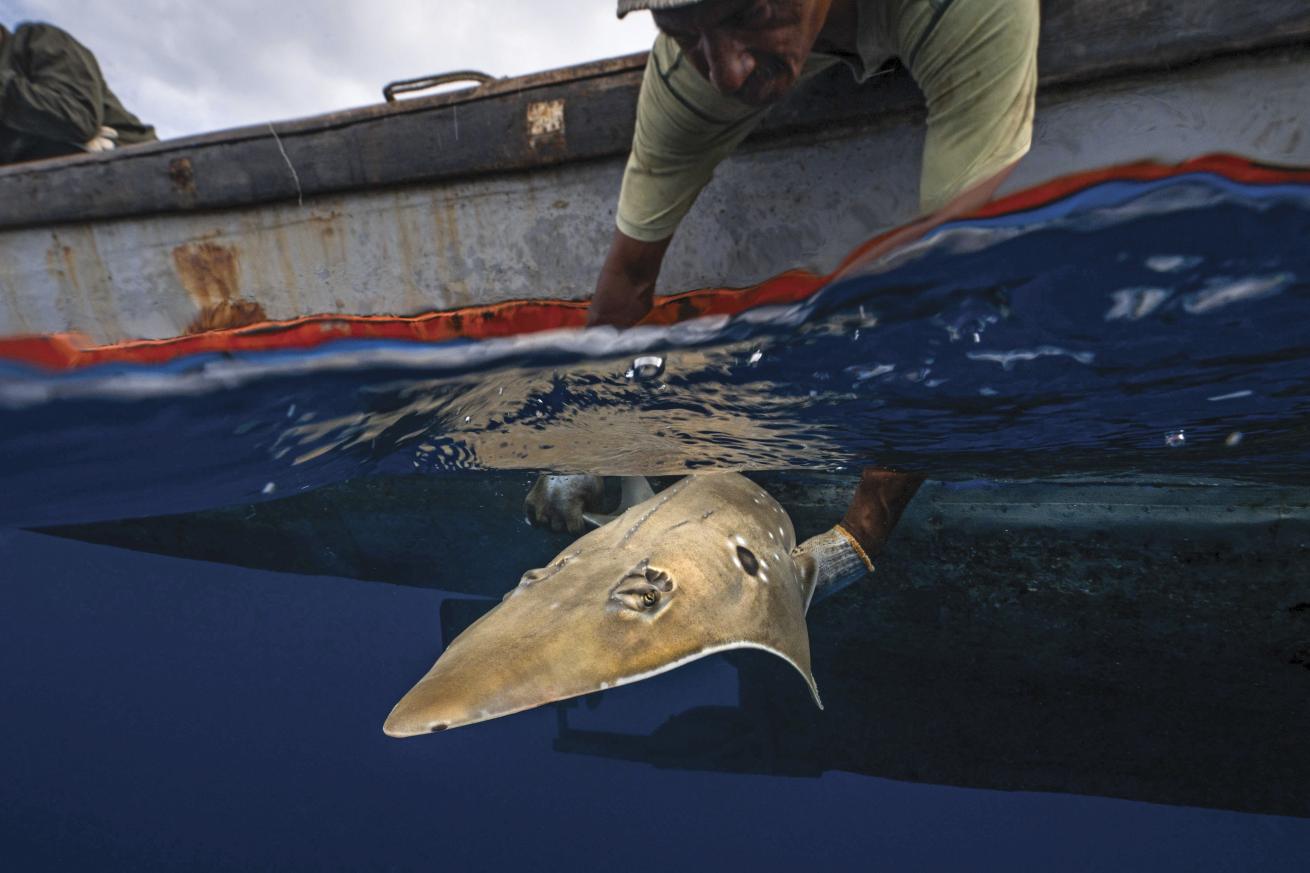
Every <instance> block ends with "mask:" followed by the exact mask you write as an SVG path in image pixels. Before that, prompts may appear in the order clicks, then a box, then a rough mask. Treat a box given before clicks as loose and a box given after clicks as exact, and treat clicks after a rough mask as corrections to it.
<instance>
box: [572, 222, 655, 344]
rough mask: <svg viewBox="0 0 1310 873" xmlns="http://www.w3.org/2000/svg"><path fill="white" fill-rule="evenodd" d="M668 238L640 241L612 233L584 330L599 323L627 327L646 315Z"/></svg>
mask: <svg viewBox="0 0 1310 873" xmlns="http://www.w3.org/2000/svg"><path fill="white" fill-rule="evenodd" d="M672 239H673V238H672V237H670V238H669V239H664V240H659V241H658V242H643V241H642V240H638V239H633V238H632V237H630V236H628V235H626V234H625V233H623V232H622V231H620V230H615V231H614V238H613V240H612V241H611V242H610V250H609V254H608V255H606V257H605V263H604V265H603V266H602V267H601V269H600V278H599V279H598V280H597V281H596V293H595V294H594V295H593V296H592V298H591V308H590V309H589V310H588V311H587V326H588V327H592V326H595V325H601V324H608V325H613V326H614V327H631V326H632V325H634V324H636V323H637V322H639V321H641V320H642V319H643V318H644V317H645V316H646V313H648V312H650V309H651V306H652V305H653V303H654V299H655V282H656V280H657V279H659V276H660V266H661V265H662V264H663V263H664V253H665V252H666V251H668V249H669V243H670V242H671V241H672Z"/></svg>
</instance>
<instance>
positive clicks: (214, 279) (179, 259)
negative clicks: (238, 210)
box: [173, 242, 267, 333]
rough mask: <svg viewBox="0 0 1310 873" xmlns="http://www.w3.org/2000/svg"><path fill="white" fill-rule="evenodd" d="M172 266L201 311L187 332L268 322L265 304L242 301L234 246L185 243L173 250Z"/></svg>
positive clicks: (200, 331)
mask: <svg viewBox="0 0 1310 873" xmlns="http://www.w3.org/2000/svg"><path fill="white" fill-rule="evenodd" d="M173 267H174V269H176V270H177V276H178V278H179V279H180V280H181V281H182V287H183V288H185V289H186V293H187V296H188V297H190V298H191V300H192V301H193V302H194V303H195V304H196V307H197V308H198V309H199V310H200V311H199V313H197V315H196V317H195V318H194V319H192V320H191V323H190V324H189V325H188V326H187V333H203V332H205V331H207V330H219V329H222V328H233V327H244V326H246V325H248V324H255V323H258V322H261V321H265V320H267V316H266V315H265V313H264V307H263V305H262V304H260V303H259V302H258V301H257V300H244V299H242V298H241V286H240V278H239V271H238V260H237V250H236V248H235V247H233V246H223V245H219V244H217V243H212V242H196V243H185V244H183V245H180V246H178V247H176V248H175V249H173Z"/></svg>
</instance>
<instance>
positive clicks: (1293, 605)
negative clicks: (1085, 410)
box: [48, 474, 1310, 817]
mask: <svg viewBox="0 0 1310 873" xmlns="http://www.w3.org/2000/svg"><path fill="white" fill-rule="evenodd" d="M757 478H758V479H759V480H760V481H761V483H762V484H764V485H765V487H766V488H768V489H769V491H770V492H771V493H773V494H774V495H775V496H777V497H778V498H779V499H780V501H781V502H782V503H783V505H784V506H785V507H786V508H787V509H788V511H789V513H790V514H791V515H792V517H793V519H794V520H795V521H796V527H797V532H798V535H799V536H801V537H804V536H807V535H809V534H812V533H815V532H818V531H819V530H821V529H823V528H824V527H826V526H827V525H829V524H831V522H832V520H833V519H834V518H836V517H839V516H840V514H841V513H842V512H843V511H844V509H845V505H846V501H847V500H848V498H849V490H850V488H851V482H850V480H849V478H847V477H841V476H815V475H802V476H796V475H794V474H768V475H764V476H760V477H757ZM526 484H527V478H526V477H524V476H521V475H517V474H514V475H507V474H497V475H487V474H483V475H479V476H478V477H476V478H474V477H467V478H464V477H461V478H455V479H445V478H443V479H442V480H441V481H440V482H435V481H433V480H431V479H428V478H420V477H415V478H402V479H373V480H363V481H358V482H355V483H348V484H346V485H342V486H335V487H332V488H327V489H323V490H320V491H317V492H315V493H314V494H312V495H305V496H301V497H296V498H291V499H288V500H283V501H276V502H272V503H264V504H258V505H254V506H249V507H238V508H232V509H225V510H216V511H210V512H205V513H197V514H190V515H182V516H171V517H167V518H156V519H141V520H136V521H125V522H111V523H103V524H94V525H80V526H75V527H64V528H56V529H51V530H49V531H48V532H50V533H54V534H57V535H60V536H69V537H75V538H77V539H82V540H87V541H91V542H98V543H105V544H111V545H117V546H122V547H126V548H134V549H144V550H148V551H156V552H163V553H168V554H173V555H180V556H184V557H193V558H200V559H205V560H218V561H224V562H228V563H237V564H243V565H246V566H254V567H264V568H272V569H280V570H287V571H292V572H297V573H326V574H332V575H344V576H354V577H356V578H364V579H376V580H383V581H388V582H399V583H403V584H410V585H424V586H430V587H436V588H441V589H444V590H446V591H450V592H456V593H458V594H460V595H465V596H472V597H473V598H475V599H472V600H469V599H448V600H446V601H445V602H444V603H443V606H442V617H443V637H444V639H445V640H446V642H449V641H450V640H451V639H452V638H453V637H454V635H455V634H456V633H458V632H459V630H461V629H462V628H463V627H465V626H467V624H469V623H470V622H471V621H472V620H474V619H475V618H476V617H477V616H478V615H480V614H481V613H482V612H484V611H485V610H486V609H487V608H489V607H490V606H491V605H493V604H494V603H495V602H497V600H498V599H499V597H500V595H502V594H503V593H504V591H505V590H507V589H508V588H510V587H512V586H513V585H514V584H515V581H516V580H517V579H518V577H519V575H520V574H521V573H522V571H523V569H524V568H525V567H529V566H535V565H536V564H537V563H539V562H540V561H542V560H544V559H545V558H547V557H549V556H550V555H551V554H554V553H555V552H556V551H558V549H559V548H560V547H561V546H562V545H564V544H565V543H566V542H567V540H568V539H569V538H568V537H567V536H563V537H561V536H558V535H551V534H548V533H544V532H541V531H534V530H530V529H526V528H524V527H522V526H521V524H520V522H519V517H520V512H521V510H520V507H521V501H522V497H523V494H524V493H525V491H526ZM433 519H441V520H442V521H441V522H440V525H441V527H440V530H434V528H433V524H434V522H433ZM452 525H454V526H455V527H452ZM510 527H512V528H513V531H514V536H515V542H516V547H515V548H512V549H511V548H506V539H505V537H506V532H507V530H508V529H509V528H510ZM325 543H327V544H330V545H326V546H325V545H324V544H325ZM1307 543H1310V491H1307V490H1306V489H1303V488H1300V489H1298V488H1274V487H1267V486H1251V485H1235V484H1227V485H1225V484H1215V483H1211V484H1199V483H1179V482H1171V483H1166V484H1156V485H1145V484H1128V483H1121V482H1066V483H1055V484H1049V483H1048V484H1022V483H1016V484H997V483H988V484H981V483H980V484H978V485H976V486H971V487H963V486H960V485H954V486H947V485H940V484H934V483H929V485H927V486H925V488H924V490H923V491H922V492H921V494H920V496H919V497H918V498H916V500H915V501H914V503H913V504H912V505H911V508H910V510H909V512H908V513H907V515H906V517H905V519H904V520H903V522H902V524H901V526H900V527H899V528H898V530H897V533H896V535H895V537H894V538H893V540H892V542H891V544H890V545H889V547H888V549H887V551H886V554H885V555H884V556H883V557H881V558H880V559H879V561H878V565H879V566H878V572H877V574H876V575H875V576H874V577H872V578H870V579H868V580H866V581H865V582H863V583H861V584H859V585H856V586H853V587H852V588H850V589H847V590H846V591H844V592H842V593H841V594H839V595H837V596H836V597H834V598H832V599H830V600H828V601H825V602H824V603H821V604H819V605H817V606H816V607H815V608H814V609H813V610H812V611H811V614H810V616H809V626H810V638H811V647H812V654H813V662H814V672H815V677H816V679H817V680H818V683H819V688H820V691H821V693H822V694H823V699H824V703H825V707H826V708H825V710H823V711H822V712H818V711H815V710H814V708H813V707H812V706H811V705H810V704H809V703H808V702H807V701H806V699H805V689H804V687H803V685H802V684H800V683H797V682H796V681H795V678H794V677H793V676H789V675H786V673H785V670H786V667H785V665H783V669H782V670H778V669H775V666H774V665H773V664H772V663H770V661H769V659H768V658H766V657H759V658H756V657H752V656H751V655H749V654H744V655H733V656H730V657H729V663H731V665H732V667H733V668H734V669H735V671H736V674H737V676H736V680H735V681H736V685H737V688H738V692H737V698H738V699H737V701H736V703H735V704H733V705H723V704H722V703H721V702H720V703H719V704H718V705H707V706H699V705H694V703H695V701H689V702H688V705H689V707H690V708H688V709H687V710H686V711H684V712H669V713H668V716H667V720H666V721H665V722H664V723H663V724H662V725H661V726H660V727H659V728H658V729H657V730H655V731H654V732H652V733H650V734H648V735H647V734H633V733H624V732H614V731H612V730H599V729H596V728H595V727H594V726H589V722H590V720H591V718H590V717H591V709H592V708H593V707H588V708H586V709H576V708H575V707H574V705H573V704H570V703H565V704H561V705H560V706H561V715H560V733H559V736H558V739H557V741H556V748H557V749H558V750H559V751H562V752H569V753H577V754H587V755H599V756H604V757H617V758H622V759H626V760H633V761H643V762H647V763H650V764H653V765H656V766H660V767H669V768H676V769H706V770H718V771H726V772H745V773H771V774H785V775H793V776H818V775H820V774H822V773H824V772H827V771H831V770H842V771H849V772H856V773H863V774H867V775H873V776H881V777H887V778H895V779H906V780H911V781H922V782H932V783H941V784H951V785H965V786H975V787H982V788H1001V789H1012V790H1025V791H1060V792H1073V793H1079V794H1093V795H1104V796H1112V797H1122V798H1131V799H1136V800H1143V801H1150V802H1157V803H1172V804H1184V805H1193V806H1209V807H1219V808H1225V809H1234V810H1243V811H1250V812H1261V813H1275V814H1281V815H1294V816H1308V817H1310V794H1307V792H1306V790H1305V786H1306V785H1310V753H1307V750H1306V747H1305V743H1304V726H1305V724H1307V723H1308V722H1310V577H1307V575H1306V573H1305V565H1306V549H1307ZM471 567H476V568H478V571H477V572H476V573H470V572H469V568H471ZM484 598H485V599H484ZM593 703H594V701H593Z"/></svg>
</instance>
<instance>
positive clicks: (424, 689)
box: [384, 473, 819, 737]
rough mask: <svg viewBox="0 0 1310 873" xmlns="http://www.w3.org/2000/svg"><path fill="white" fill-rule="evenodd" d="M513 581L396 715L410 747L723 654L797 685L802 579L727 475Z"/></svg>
mask: <svg viewBox="0 0 1310 873" xmlns="http://www.w3.org/2000/svg"><path fill="white" fill-rule="evenodd" d="M625 494H628V495H639V496H642V497H645V499H643V500H641V502H639V503H636V504H635V505H632V506H629V507H627V508H626V509H624V511H623V512H622V513H621V514H620V515H618V516H617V517H615V518H613V519H612V520H609V521H608V522H606V523H605V524H603V525H602V526H601V527H598V528H597V529H596V530H593V531H591V532H590V533H588V534H586V535H584V536H583V537H581V538H580V539H578V540H577V541H575V542H574V543H573V544H572V545H571V546H569V548H567V549H565V550H564V551H563V552H561V553H560V554H559V555H557V556H556V557H555V558H554V560H552V561H550V562H549V563H548V564H547V565H546V566H544V567H541V568H538V569H533V570H529V571H528V572H526V573H524V574H523V577H522V579H521V580H520V581H519V584H518V585H517V586H516V587H515V588H514V589H513V590H511V591H510V592H509V593H508V594H506V595H505V598H504V600H502V602H501V603H500V604H499V605H497V606H496V607H495V608H494V609H492V610H491V611H490V612H488V613H487V614H486V615H484V616H483V617H482V618H481V619H479V620H478V621H477V622H475V623H474V624H473V625H471V626H470V627H469V628H468V629H467V630H465V631H464V632H463V633H462V634H460V635H459V636H458V637H456V638H455V640H454V641H453V642H451V644H450V645H449V646H448V647H447V649H446V651H445V652H444V653H442V655H441V657H440V658H438V659H437V662H436V664H434V665H433V666H432V669H430V670H429V671H428V672H427V674H426V675H425V676H424V677H423V678H422V679H421V680H419V682H418V684H417V685H415V686H414V687H413V688H412V689H411V690H410V691H409V693H407V694H406V695H405V696H404V697H403V698H402V699H401V700H400V702H399V703H397V704H396V706H395V708H394V709H393V710H392V712H391V714H390V716H389V717H388V718H387V721H386V724H385V726H384V730H385V731H386V733H387V734H388V735H390V736H394V737H407V736H414V735H417V734H424V733H432V732H435V731H442V730H446V729H448V728H453V727H460V726H463V725H468V724H474V723H477V722H480V721H486V720H488V719H492V718H497V717H499V716H503V715H509V714H511V713H515V712H521V711H523V710H525V709H531V708H533V707H536V706H541V705H543V704H546V703H550V702H553V701H557V700H563V699H565V698H569V697H576V696H578V695H583V694H589V693H592V692H595V691H601V690H604V689H606V688H613V687H616V686H618V685H626V684H628V683H630V682H636V681H639V680H641V679H645V678H648V677H650V676H655V675H657V674H659V673H664V672H666V671H668V670H672V669H674V668H676V667H679V666H681V665H683V664H686V663H688V662H690V661H693V660H696V659H698V658H703V657H705V656H706V655H710V654H713V653H715V652H722V651H727V650H730V649H742V648H755V649H763V650H765V651H768V652H772V653H773V654H775V655H777V656H779V657H781V658H783V659H784V660H786V661H787V662H788V663H790V664H791V665H792V666H793V667H795V668H796V670H797V671H798V672H800V673H801V675H802V676H803V677H804V678H805V681H806V683H807V685H808V686H809V688H810V691H811V693H812V694H813V696H814V699H815V702H816V703H818V702H819V695H818V689H817V687H816V686H815V682H814V677H813V674H812V673H811V669H810V647H809V636H808V633H807V631H806V627H805V611H806V608H807V606H808V604H809V599H810V595H811V594H812V592H813V586H814V579H813V573H812V572H810V571H808V570H807V568H806V562H805V561H803V560H800V561H798V560H797V559H796V558H795V557H793V554H792V552H793V549H795V547H796V535H795V531H794V530H793V528H792V523H791V519H790V518H789V517H788V516H787V513H786V512H785V511H784V510H783V508H782V507H781V506H780V505H779V504H778V502H777V501H776V500H774V499H773V498H772V497H771V496H770V495H769V494H768V492H766V491H765V490H764V489H762V488H760V487H759V486H758V485H756V484H755V483H753V482H751V481H750V480H749V479H747V478H745V477H744V476H741V475H738V474H736V473H714V474H707V475H697V476H690V477H688V478H685V479H682V480H680V481H679V482H677V483H675V484H674V485H672V486H670V487H669V488H667V489H665V490H664V491H662V492H660V493H659V494H654V495H651V496H649V497H646V496H645V495H649V494H650V492H649V490H648V489H646V490H642V489H640V488H631V489H626V488H625Z"/></svg>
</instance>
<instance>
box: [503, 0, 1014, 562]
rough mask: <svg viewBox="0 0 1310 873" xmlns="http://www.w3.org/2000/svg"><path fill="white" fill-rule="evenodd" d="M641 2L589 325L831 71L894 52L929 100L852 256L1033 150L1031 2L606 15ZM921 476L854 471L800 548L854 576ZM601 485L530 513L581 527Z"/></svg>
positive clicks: (756, 3)
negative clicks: (876, 229)
mask: <svg viewBox="0 0 1310 873" xmlns="http://www.w3.org/2000/svg"><path fill="white" fill-rule="evenodd" d="M643 9H644V10H650V12H651V14H652V15H653V17H654V19H655V24H656V26H657V27H658V28H659V31H660V32H659V35H658V37H656V40H655V45H654V48H652V50H651V53H650V57H649V60H648V61H647V63H646V72H645V75H644V77H643V79H642V86H641V93H640V96H639V97H638V99H637V125H636V132H635V134H634V136H633V141H632V151H631V154H630V155H629V157H628V163H627V167H626V170H625V172H624V175H623V187H622V189H621V191H620V194H619V203H618V212H617V219H616V224H617V228H616V229H615V232H614V236H613V240H612V242H611V244H610V249H609V254H608V256H607V257H606V258H605V262H604V265H603V266H602V267H601V272H600V278H599V280H598V281H597V283H596V291H595V295H594V296H593V297H592V300H591V307H590V310H589V312H588V320H587V321H588V324H589V325H613V326H616V327H628V326H631V325H633V324H636V323H637V322H638V321H640V320H641V319H642V318H643V317H644V316H645V315H646V313H648V312H649V311H650V309H651V306H652V302H653V297H654V293H655V283H656V279H657V278H658V276H659V272H660V266H661V264H662V263H663V260H664V254H665V252H667V251H668V247H669V243H670V242H671V241H672V239H673V234H674V231H675V230H676V229H677V227H678V224H679V223H680V222H681V221H682V218H683V217H684V216H685V215H686V214H687V212H688V211H689V210H690V209H691V207H692V204H693V203H694V202H695V200H696V197H697V195H698V194H699V193H700V191H701V189H702V188H704V187H705V185H706V183H708V182H709V180H710V177H711V176H712V175H713V173H714V169H715V167H716V166H717V165H718V163H719V162H720V161H721V160H723V159H724V158H725V157H727V156H728V154H730V153H731V152H732V151H733V149H734V148H736V146H737V145H738V143H740V142H741V141H742V140H743V139H745V138H746V136H747V135H748V134H749V133H750V132H751V131H752V130H753V129H754V128H755V127H756V126H757V125H758V124H759V122H760V121H761V120H762V119H763V118H764V116H765V115H766V114H767V113H768V110H769V107H770V106H772V105H773V104H775V103H776V102H778V100H779V99H780V98H782V97H783V96H784V95H785V94H787V93H788V92H790V91H791V90H792V89H793V88H794V87H796V86H797V85H799V84H801V83H803V82H804V81H805V80H807V79H810V78H812V77H813V76H815V75H816V74H818V73H820V72H821V71H823V70H825V69H828V68H829V67H831V66H833V65H835V64H838V63H843V64H845V65H846V66H847V67H849V68H850V70H851V72H852V73H853V74H854V75H855V78H856V80H857V81H861V82H862V81H865V80H867V79H869V78H870V77H872V76H873V75H875V74H876V73H877V72H878V71H879V70H880V69H882V68H883V67H884V65H885V64H886V62H887V61H889V60H890V59H892V58H893V57H895V58H898V59H899V60H900V61H901V63H902V64H903V65H904V66H905V67H906V68H907V69H908V70H909V72H910V74H911V75H912V76H913V77H914V79H915V81H916V82H917V83H918V85H919V88H920V90H922V92H923V94H924V97H925V98H926V101H927V105H928V120H927V130H926V134H925V138H924V154H923V165H922V170H921V173H920V181H919V203H920V213H921V217H920V218H919V219H917V220H916V221H914V222H912V223H911V224H909V225H907V226H905V227H904V228H902V229H901V230H900V231H898V232H897V233H895V234H893V235H891V236H890V237H888V238H887V239H885V240H883V241H882V242H881V243H880V244H879V245H878V246H876V247H874V248H873V249H872V250H870V251H869V252H867V253H866V254H865V255H864V258H865V260H866V262H867V261H872V260H876V259H877V258H879V257H881V256H882V255H883V254H885V253H887V252H888V251H891V250H892V249H894V248H896V247H898V246H901V245H903V244H905V243H906V242H909V241H911V240H913V239H915V238H917V237H919V236H921V235H923V234H924V233H926V232H927V231H928V230H930V229H932V228H933V227H936V226H937V225H939V224H941V223H943V222H945V221H948V220H950V219H952V218H955V217H958V216H962V215H965V214H967V213H969V212H971V211H973V210H975V209H977V208H978V207H980V206H982V205H983V204H984V203H986V202H987V201H988V200H990V199H991V198H992V196H993V194H994V193H995V192H996V189H997V188H998V187H999V186H1000V185H1001V183H1002V182H1003V181H1004V180H1005V178H1006V176H1008V175H1009V173H1010V171H1011V170H1012V169H1013V168H1014V166H1015V164H1016V163H1017V162H1018V160H1019V159H1020V158H1021V157H1023V155H1024V154H1026V153H1027V151H1028V149H1029V146H1030V144H1031V141H1032V123H1033V105H1034V96H1035V94H1036V89H1037V31H1038V0H618V14H619V17H620V18H622V17H623V16H625V15H627V14H628V13H629V12H635V11H638V10H643ZM920 481H921V480H920V479H919V478H918V477H915V476H909V475H904V474H897V473H892V472H889V471H885V470H876V469H866V470H865V471H864V472H863V473H862V475H861V479H860V484H859V486H858V488H857V490H856V495H855V498H854V500H853V501H852V503H851V507H850V509H849V511H848V512H847V514H846V516H845V517H844V518H843V519H842V521H841V523H840V524H838V525H837V526H835V527H834V528H833V529H832V530H831V531H829V532H828V533H827V534H822V535H820V536H819V537H815V538H813V539H812V540H810V541H808V542H807V543H805V544H803V545H802V547H801V548H802V549H809V550H811V551H814V552H816V557H819V556H826V559H825V560H827V562H828V565H830V566H831V568H832V570H833V572H834V573H836V574H838V575H842V574H845V575H848V576H849V575H850V572H851V571H852V568H853V569H854V570H855V571H857V572H859V575H863V572H860V571H861V568H865V569H867V570H871V569H872V567H873V565H872V560H871V558H872V556H873V555H875V554H876V553H877V552H878V551H879V549H881V547H882V544H883V542H884V541H885V540H886V538H887V536H888V535H889V534H890V533H891V529H892V527H894V526H895V524H896V521H897V520H898V519H899V517H900V514H901V511H902V510H903V509H904V508H905V506H906V505H907V504H908V502H909V500H910V499H911V498H912V497H913V495H914V493H915V491H916V490H917V489H918V486H919V483H920ZM600 493H601V484H600V480H599V479H598V478H597V477H591V476H543V477H542V478H541V479H539V480H538V482H537V484H536V485H535V486H534V487H533V489H532V492H531V493H530V494H529V495H528V500H527V504H526V509H527V512H528V517H529V520H531V521H533V522H534V523H537V524H544V525H548V526H550V527H553V528H555V529H557V530H558V529H562V528H565V527H567V528H568V529H570V530H576V529H579V528H580V527H581V524H582V522H581V516H582V513H583V511H584V509H586V508H587V507H589V506H590V505H592V504H594V503H595V502H596V501H597V500H598V499H599V496H600ZM857 559H858V560H857ZM847 581H849V580H847Z"/></svg>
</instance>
